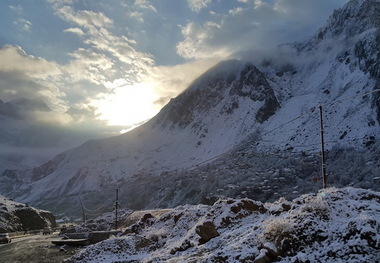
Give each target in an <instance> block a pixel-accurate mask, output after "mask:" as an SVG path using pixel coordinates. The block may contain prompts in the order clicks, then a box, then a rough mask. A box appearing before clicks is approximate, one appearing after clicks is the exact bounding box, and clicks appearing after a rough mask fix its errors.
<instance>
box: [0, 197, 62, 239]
mask: <svg viewBox="0 0 380 263" xmlns="http://www.w3.org/2000/svg"><path fill="white" fill-rule="evenodd" d="M56 226H57V224H56V222H55V217H54V215H53V214H52V213H51V212H49V211H44V210H39V209H35V208H33V207H31V206H28V205H25V204H21V203H17V202H14V201H11V200H9V199H6V198H4V197H2V196H0V232H15V231H26V230H35V229H43V228H44V227H56Z"/></svg>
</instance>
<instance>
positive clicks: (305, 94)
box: [0, 0, 380, 212]
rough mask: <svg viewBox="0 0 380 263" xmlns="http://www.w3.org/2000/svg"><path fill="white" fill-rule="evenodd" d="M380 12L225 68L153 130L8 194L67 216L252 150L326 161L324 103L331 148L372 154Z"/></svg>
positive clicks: (347, 17)
mask: <svg viewBox="0 0 380 263" xmlns="http://www.w3.org/2000/svg"><path fill="white" fill-rule="evenodd" d="M379 8H380V7H379V1H374V0H366V1H364V0H360V1H359V0H353V1H350V2H349V3H348V4H347V5H346V6H345V7H343V8H342V9H341V10H337V11H336V12H334V14H333V15H332V16H331V17H330V19H329V21H328V22H327V24H326V26H325V27H323V28H321V29H320V30H319V31H318V32H317V33H316V34H315V35H314V36H311V37H310V38H309V39H307V40H305V41H303V42H300V43H294V44H287V45H283V46H281V47H279V50H278V52H273V54H276V55H273V56H272V57H268V58H266V59H265V60H264V61H263V62H262V63H257V64H255V65H253V64H251V63H246V62H239V61H235V60H232V61H226V62H222V63H220V64H219V65H217V66H216V67H214V68H213V69H211V70H209V71H208V72H206V73H205V74H204V75H203V76H201V77H200V78H199V79H197V80H195V81H194V82H193V84H192V85H190V87H189V88H188V89H187V90H186V91H185V92H183V93H182V94H180V95H179V96H178V97H177V98H174V99H172V100H171V101H170V102H169V103H168V105H167V106H166V107H164V108H163V109H162V110H161V112H160V113H159V114H158V115H157V116H156V117H154V118H153V119H152V120H150V121H149V122H148V123H146V124H144V125H142V126H140V127H138V128H137V129H135V130H133V131H131V132H128V133H126V134H123V135H121V136H118V137H112V138H108V139H103V140H93V141H88V142H86V143H85V144H83V145H81V146H79V147H77V148H74V149H71V150H69V151H66V152H64V153H62V154H59V155H58V156H56V157H55V158H54V159H52V160H51V161H49V162H47V163H46V164H44V165H42V166H40V167H38V168H35V169H33V171H26V172H23V171H17V172H13V178H15V180H14V181H12V182H9V180H8V181H7V182H8V183H7V184H6V186H7V187H6V189H5V188H4V187H1V186H0V192H1V193H2V194H6V195H7V196H12V197H14V198H17V200H20V201H23V202H29V203H33V204H38V205H40V206H42V207H45V208H49V209H54V211H59V212H62V211H66V212H67V209H69V208H70V207H71V208H72V209H74V207H76V209H77V208H78V206H79V203H78V200H77V199H78V198H77V196H78V195H79V194H80V195H86V196H87V199H88V202H92V204H94V205H95V204H97V203H98V202H103V201H104V199H105V200H111V198H112V196H113V191H114V190H111V189H115V188H116V187H120V188H123V187H124V188H125V186H126V185H130V184H131V183H132V182H135V181H138V182H139V184H144V182H145V183H147V182H148V180H149V181H151V180H158V179H160V178H163V177H164V176H165V174H167V173H168V172H173V171H179V170H181V171H186V169H189V168H193V167H194V166H195V165H197V164H203V163H209V162H210V160H211V159H214V158H216V157H218V156H220V155H223V154H225V153H228V152H230V151H232V150H234V149H236V148H237V147H241V146H242V144H243V145H245V144H246V143H247V142H249V143H250V144H251V145H254V148H255V150H257V151H258V152H268V151H270V152H274V151H277V150H278V151H283V150H290V151H293V152H297V151H298V152H308V153H316V152H318V151H319V147H320V146H319V140H320V139H319V111H318V106H319V105H322V107H323V118H324V126H325V141H326V148H327V149H332V148H333V147H343V148H347V147H355V148H356V149H367V147H370V146H371V145H373V144H374V143H375V142H376V139H378V138H377V137H378V136H377V135H378V134H379V132H380V131H379V121H380V92H374V90H375V91H376V90H377V89H379V87H380V86H379V85H380V84H379V77H380V71H379V64H378V63H379V62H378V61H379V59H378V58H379V57H380V51H379V49H378V47H379V46H380V37H379V30H380V29H379V27H380V25H379V19H378V15H377V14H378V13H379V12H378V11H379ZM185 174H186V172H185ZM154 177H156V178H158V179H152V178H154ZM4 178H5V177H4V176H2V178H0V181H3V180H4ZM10 184H13V185H10ZM4 185H5V184H4ZM136 189H138V188H136ZM161 190H162V189H160V187H156V189H154V187H153V188H152V190H151V191H156V193H157V192H159V191H161ZM111 191H112V192H111ZM128 202H131V203H137V202H139V206H142V207H144V205H146V203H144V202H145V201H144V200H130V201H128Z"/></svg>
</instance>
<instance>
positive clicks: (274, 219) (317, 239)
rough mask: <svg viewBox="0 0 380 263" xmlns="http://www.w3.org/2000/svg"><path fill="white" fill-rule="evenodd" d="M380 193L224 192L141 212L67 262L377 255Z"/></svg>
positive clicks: (369, 258) (363, 258)
mask: <svg viewBox="0 0 380 263" xmlns="http://www.w3.org/2000/svg"><path fill="white" fill-rule="evenodd" d="M379 233H380V193H379V192H374V191H370V190H363V189H357V188H342V189H337V188H329V189H326V190H323V191H320V192H319V193H318V194H307V195H303V196H301V197H299V198H297V199H294V200H293V201H287V200H285V199H283V198H281V199H279V200H278V201H276V202H274V203H265V204H263V203H261V202H256V201H253V200H250V199H225V200H219V201H217V202H216V203H215V204H214V205H212V206H207V205H196V206H190V205H186V206H180V207H177V208H175V209H173V210H171V211H169V212H167V213H164V214H162V215H161V216H159V217H154V216H152V215H151V214H146V215H144V216H143V217H142V218H141V219H140V220H139V221H138V222H137V223H136V224H134V225H132V226H131V227H129V228H128V229H127V230H126V231H125V235H123V236H121V237H117V238H113V239H110V240H106V241H103V242H101V243H98V244H96V245H92V246H89V247H87V248H85V249H84V250H83V251H81V252H80V253H78V254H77V255H75V256H73V257H72V258H71V259H70V262H83V263H84V262H255V263H265V262H342V263H343V262H380V234H379Z"/></svg>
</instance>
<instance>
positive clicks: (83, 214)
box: [78, 195, 86, 224]
mask: <svg viewBox="0 0 380 263" xmlns="http://www.w3.org/2000/svg"><path fill="white" fill-rule="evenodd" d="M78 197H79V201H80V205H81V207H82V217H83V224H86V214H85V212H84V205H83V202H82V198H80V195H78Z"/></svg>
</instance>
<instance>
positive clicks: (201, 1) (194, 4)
mask: <svg viewBox="0 0 380 263" xmlns="http://www.w3.org/2000/svg"><path fill="white" fill-rule="evenodd" d="M211 1H212V0H187V3H188V5H189V7H190V9H191V10H193V11H194V12H199V11H201V10H202V9H203V8H206V7H207V6H208V5H209V4H210V3H211Z"/></svg>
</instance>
